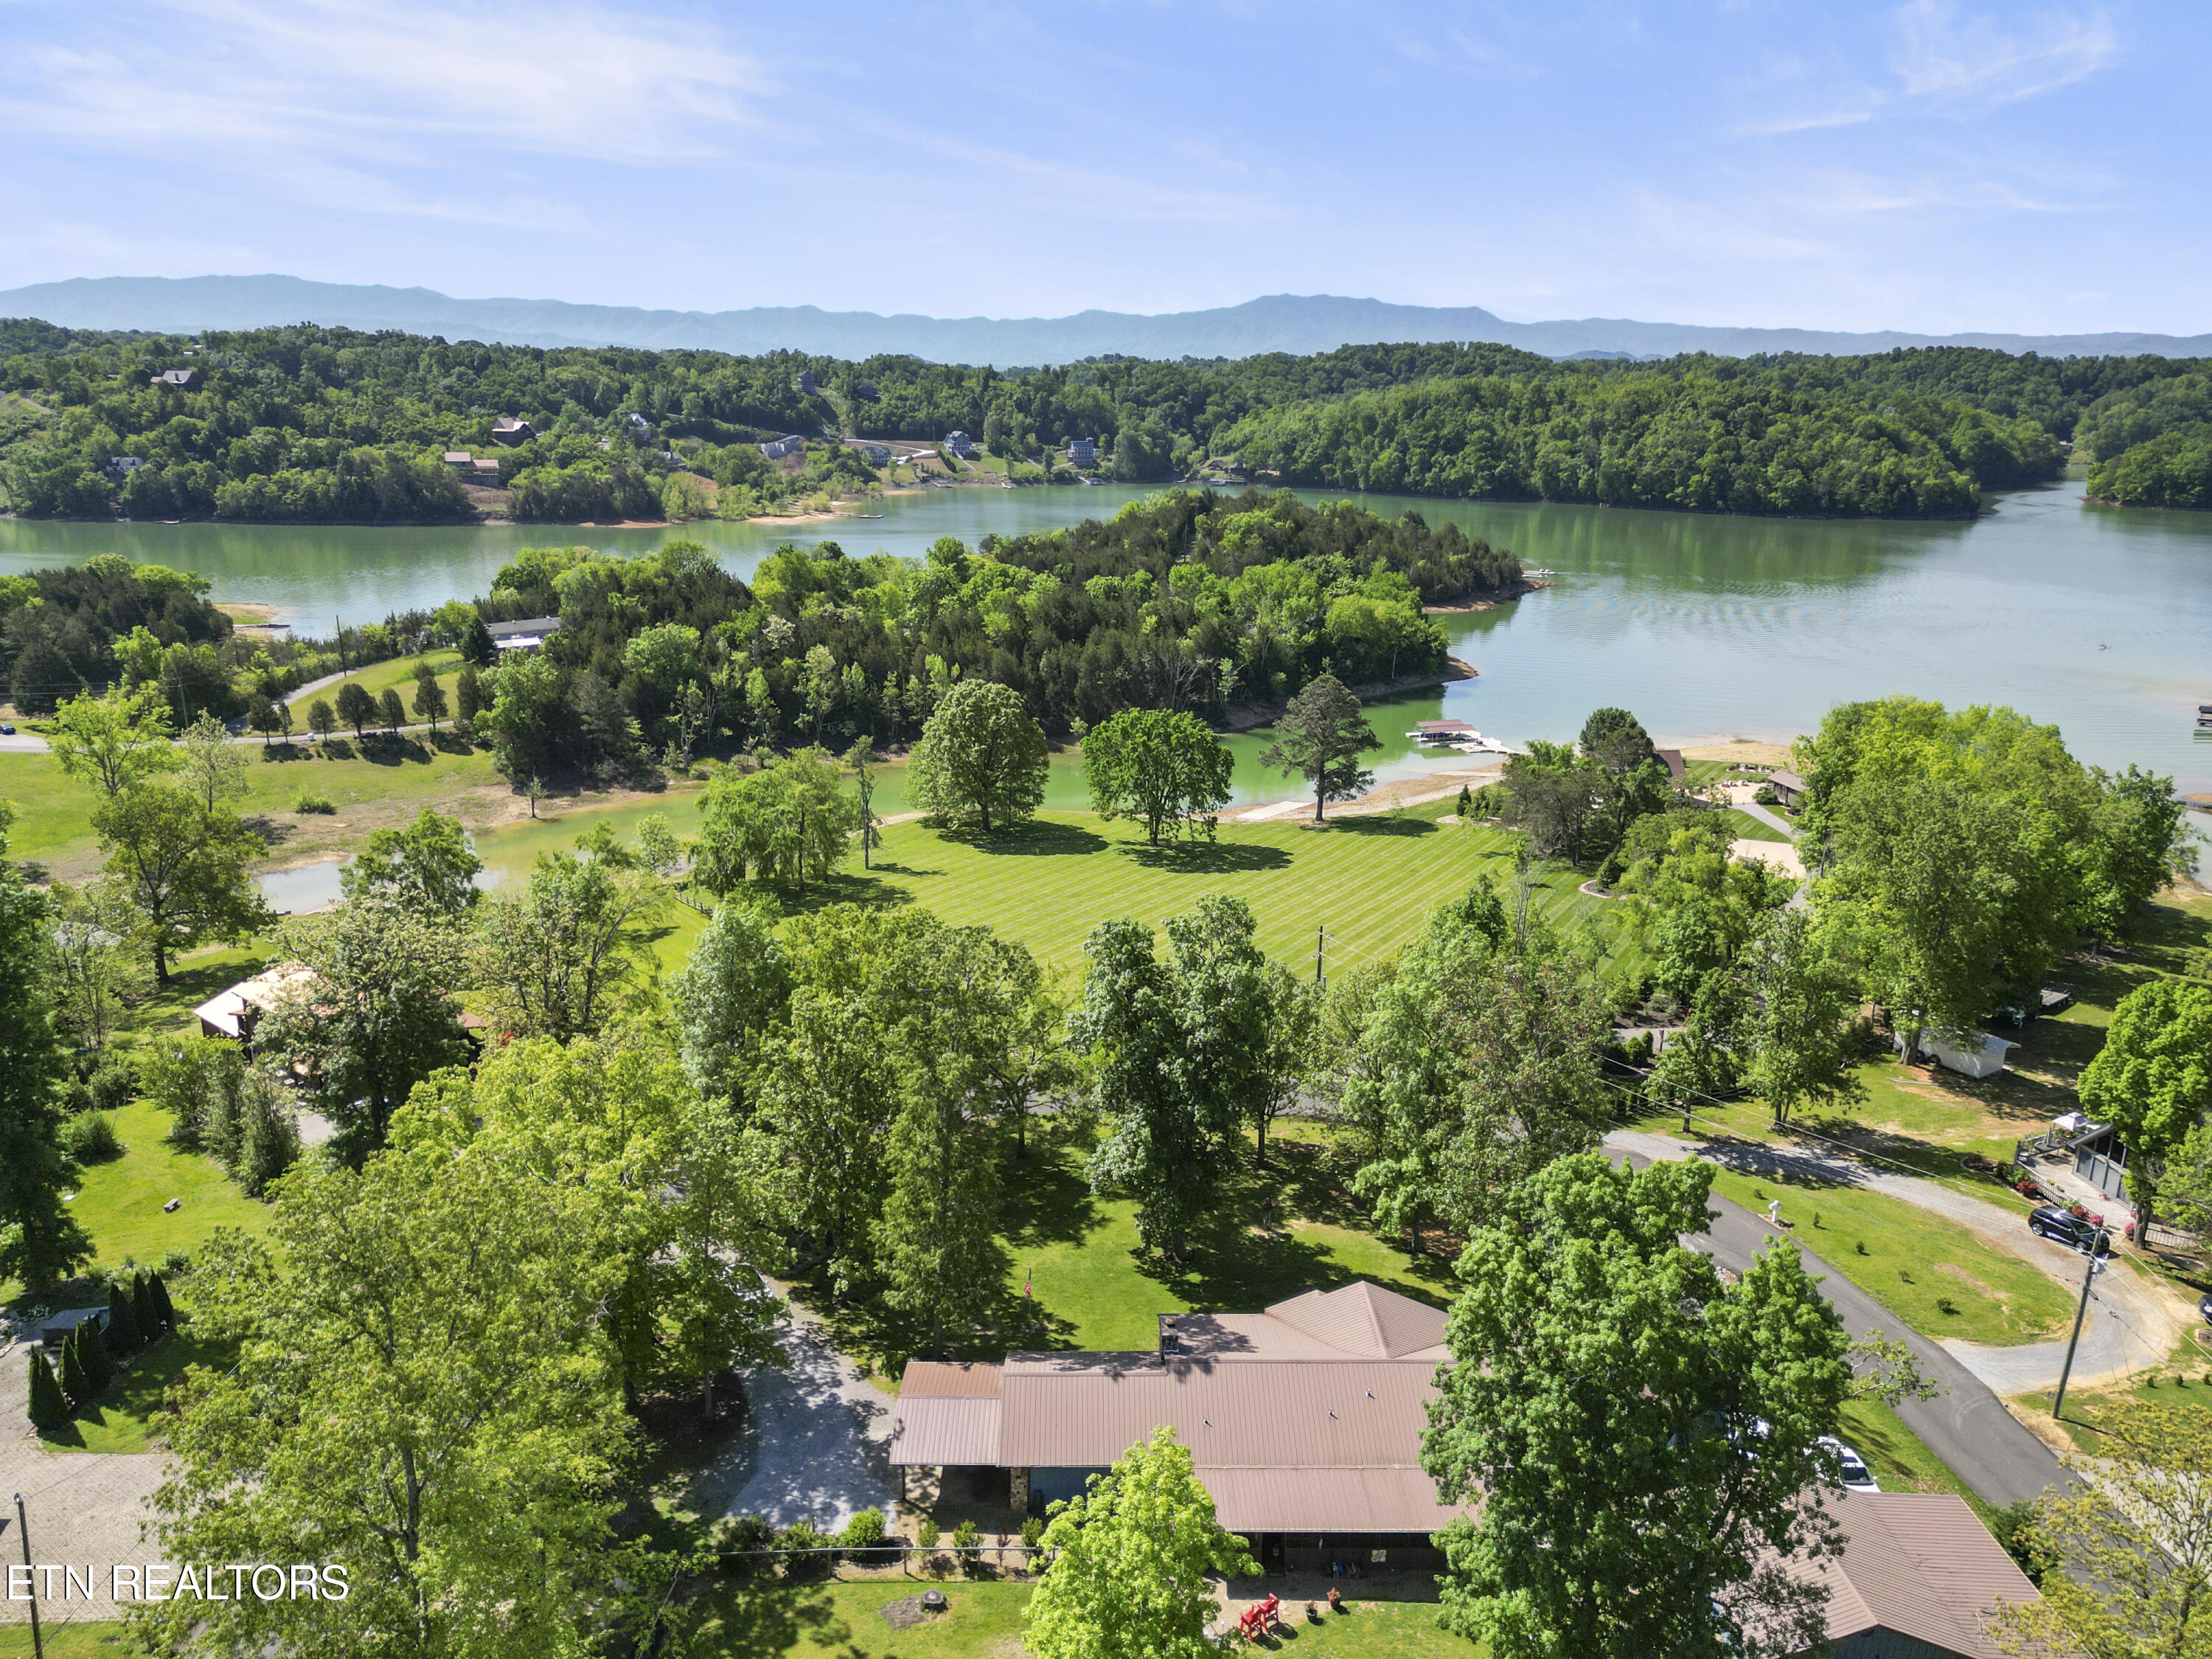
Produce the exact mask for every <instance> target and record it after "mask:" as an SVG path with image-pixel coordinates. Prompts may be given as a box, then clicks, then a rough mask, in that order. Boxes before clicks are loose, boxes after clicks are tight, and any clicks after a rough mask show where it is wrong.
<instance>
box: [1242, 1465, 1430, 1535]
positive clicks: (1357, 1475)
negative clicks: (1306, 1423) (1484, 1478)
mask: <svg viewBox="0 0 2212 1659" xmlns="http://www.w3.org/2000/svg"><path fill="white" fill-rule="evenodd" d="M1198 1478H1199V1480H1200V1481H1202V1482H1203V1483H1204V1484H1205V1486H1206V1491H1207V1492H1211V1493H1212V1494H1213V1509H1214V1516H1215V1518H1216V1519H1217V1520H1218V1521H1219V1522H1221V1524H1222V1525H1223V1526H1225V1527H1226V1528H1229V1529H1230V1530H1231V1532H1311V1533H1328V1532H1418V1533H1430V1532H1434V1531H1435V1530H1436V1529H1437V1528H1439V1527H1441V1526H1443V1524H1444V1523H1445V1522H1448V1521H1452V1520H1455V1519H1457V1518H1458V1517H1459V1516H1462V1515H1468V1514H1472V1513H1473V1512H1474V1511H1473V1509H1472V1507H1471V1506H1468V1505H1464V1504H1462V1505H1454V1506H1447V1505H1444V1504H1439V1503H1437V1483H1436V1482H1435V1481H1433V1480H1431V1479H1430V1478H1429V1477H1428V1475H1427V1474H1425V1473H1423V1472H1422V1471H1421V1470H1419V1469H1396V1468H1390V1469H1375V1468H1332V1469H1323V1468H1313V1469H1220V1468H1200V1470H1199V1471H1198Z"/></svg>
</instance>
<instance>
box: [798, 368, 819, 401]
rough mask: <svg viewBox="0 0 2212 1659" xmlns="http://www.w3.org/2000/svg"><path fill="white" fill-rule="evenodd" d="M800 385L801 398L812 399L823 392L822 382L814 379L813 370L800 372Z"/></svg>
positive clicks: (804, 369) (805, 369)
mask: <svg viewBox="0 0 2212 1659" xmlns="http://www.w3.org/2000/svg"><path fill="white" fill-rule="evenodd" d="M798 385H799V395H800V396H801V397H805V398H811V397H813V396H814V395H815V394H816V393H817V392H820V391H821V390H822V382H821V381H819V380H816V379H815V378H814V371H813V370H812V369H811V368H802V369H800V370H799V381H798Z"/></svg>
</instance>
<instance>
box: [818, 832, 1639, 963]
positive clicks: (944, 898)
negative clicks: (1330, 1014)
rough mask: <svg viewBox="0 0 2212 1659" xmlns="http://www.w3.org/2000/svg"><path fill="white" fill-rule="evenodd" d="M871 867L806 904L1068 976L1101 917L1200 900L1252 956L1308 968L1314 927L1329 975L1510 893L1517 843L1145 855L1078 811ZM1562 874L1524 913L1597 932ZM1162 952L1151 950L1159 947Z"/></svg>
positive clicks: (882, 852)
mask: <svg viewBox="0 0 2212 1659" xmlns="http://www.w3.org/2000/svg"><path fill="white" fill-rule="evenodd" d="M882 833H883V845H882V846H881V847H880V848H878V849H877V851H876V853H875V854H874V862H875V866H876V867H875V868H874V869H873V870H872V871H871V872H861V871H860V869H859V867H858V866H857V861H855V862H854V863H853V864H849V865H848V866H847V868H846V869H845V871H844V872H842V874H841V875H840V876H839V877H838V878H836V880H835V881H834V882H833V883H831V884H830V885H829V888H828V889H827V890H823V891H822V892H819V893H817V895H816V896H817V897H819V898H838V899H854V900H858V901H860V902H874V903H883V902H899V903H908V902H910V903H914V904H918V905H921V906H922V907H924V908H927V909H928V910H929V911H931V912H932V913H933V915H936V916H937V917H938V919H939V921H945V922H948V923H951V924H952V925H954V926H958V927H966V926H970V925H981V926H983V927H989V928H991V929H992V930H993V931H994V932H996V933H1001V934H1004V935H1005V936H1006V937H1007V938H1009V939H1018V940H1020V941H1021V942H1022V943H1023V944H1024V945H1027V946H1028V947H1029V948H1030V951H1033V952H1035V953H1036V956H1037V957H1038V959H1039V960H1041V961H1042V962H1045V963H1048V964H1051V965H1053V966H1054V967H1060V968H1070V967H1073V966H1075V965H1076V964H1078V963H1079V962H1080V961H1081V958H1082V954H1083V940H1084V937H1085V935H1086V934H1087V933H1090V931H1091V928H1093V927H1096V926H1097V924H1098V923H1100V922H1101V921H1106V920H1108V919H1109V918H1112V917H1120V916H1133V917H1136V918H1137V919H1138V920H1139V921H1146V922H1150V923H1152V925H1153V926H1154V927H1159V926H1161V925H1162V924H1164V922H1165V921H1167V919H1168V918H1169V917H1170V916H1173V915H1180V914H1182V912H1184V911H1187V910H1188V909H1190V908H1191V907H1192V906H1194V905H1195V904H1196V903H1197V902H1199V901H1200V899H1202V898H1204V897H1206V896H1207V895H1208V894H1210V893H1232V894H1235V895H1236V896H1238V897H1240V898H1242V899H1243V900H1244V901H1245V902H1247V903H1249V905H1250V906H1251V907H1252V912H1253V915H1255V917H1256V918H1257V919H1258V921H1259V925H1260V934H1259V941H1260V946H1261V949H1262V950H1263V951H1266V952H1267V954H1268V955H1269V956H1271V957H1277V958H1279V960H1281V961H1284V962H1286V963H1292V964H1294V965H1296V966H1297V968H1298V969H1300V971H1302V972H1310V971H1312V969H1313V965H1314V949H1315V944H1316V933H1317V931H1318V930H1321V929H1323V928H1326V929H1327V932H1328V946H1327V949H1328V958H1327V966H1328V970H1329V971H1331V972H1337V971H1340V970H1342V969H1347V968H1354V967H1361V966H1364V965H1366V964H1368V963H1376V962H1381V961H1383V960H1386V959H1387V958H1389V957H1393V956H1395V954H1396V953H1397V952H1398V951H1400V950H1401V948H1402V947H1403V946H1404V945H1405V944H1406V942H1407V940H1408V939H1411V938H1412V937H1413V935H1414V933H1417V932H1418V931H1419V928H1420V926H1421V923H1422V921H1423V920H1424V919H1425V917H1426V916H1427V915H1428V914H1429V912H1431V910H1433V909H1435V908H1437V906H1438V905H1440V904H1442V903H1444V902H1446V901H1447V900H1450V899H1454V898H1456V897H1458V896H1460V895H1461V894H1462V893H1464V892H1465V891H1466V890H1467V889H1468V887H1469V886H1470V885H1471V884H1473V883H1474V881H1476V880H1477V879H1478V878H1481V877H1484V876H1487V877H1489V878H1492V880H1494V881H1496V882H1497V883H1498V885H1499V886H1500V888H1501V889H1503V888H1504V887H1506V886H1507V885H1508V884H1510V881H1511V880H1512V878H1513V872H1514V859H1515V854H1516V850H1517V848H1518V846H1519V842H1520V838H1519V837H1518V836H1514V835H1510V834H1508V833H1506V832H1505V831H1503V830H1496V829H1480V828H1473V827H1469V828H1459V827H1455V826H1449V825H1439V824H1437V823H1435V822H1433V821H1432V820H1431V819H1429V818H1425V817H1412V816H1407V817H1369V818H1346V819H1344V820H1341V821H1340V822H1338V823H1333V824H1331V825H1330V826H1329V827H1328V828H1326V829H1304V828H1302V827H1300V826H1299V825H1298V824H1297V823H1249V824H1225V825H1223V826H1222V828H1221V829H1220V831H1219V833H1218V839H1217V840H1215V841H1214V842H1200V843H1199V844H1198V845H1196V846H1193V847H1184V848H1151V847H1148V846H1146V843H1145V839H1144V836H1143V835H1142V833H1141V832H1139V831H1133V830H1132V829H1131V828H1130V827H1129V826H1128V825H1127V824H1121V823H1107V822H1106V821H1105V820H1103V819H1101V818H1098V817H1094V816H1093V815H1091V814H1090V813H1087V812H1050V813H1046V814H1043V815H1042V816H1041V817H1038V818H1037V819H1036V822H1034V823H1030V824H1028V825H1025V826H1024V827H1022V828H1020V829H1016V830H1013V831H1012V832H1009V833H1007V834H1006V835H1003V836H993V837H990V838H988V839H985V838H981V837H975V838H969V837H954V836H944V835H940V834H939V833H938V832H937V831H936V830H934V829H930V828H929V827H928V826H927V825H926V824H924V823H919V822H916V823H898V824H893V825H892V826H891V827H890V828H889V829H885V830H884V831H883V832H882ZM1579 880H1580V878H1579V876H1577V875H1576V874H1574V873H1572V872H1554V873H1552V874H1550V875H1547V877H1545V878H1544V880H1543V882H1542V884H1541V887H1540V888H1539V890H1537V893H1536V896H1535V899H1534V907H1535V908H1536V910H1537V911H1538V912H1539V913H1540V914H1541V915H1543V916H1545V917H1546V918H1547V919H1548V920H1550V921H1554V922H1557V923H1560V924H1564V925H1574V924H1577V923H1579V922H1580V921H1583V919H1585V918H1589V919H1590V920H1592V921H1595V922H1596V923H1597V924H1598V925H1599V926H1601V927H1605V928H1606V929H1607V932H1606V933H1605V934H1604V935H1603V937H1604V938H1605V939H1607V940H1608V941H1609V940H1610V937H1611V933H1610V927H1611V922H1612V918H1611V917H1610V916H1609V915H1607V914H1606V912H1607V909H1608V908H1609V903H1608V901H1606V900H1603V899H1593V898H1589V897H1588V896H1584V895H1583V894H1581V893H1579V892H1577V890H1576V888H1577V884H1578V883H1579ZM1163 948H1164V940H1163Z"/></svg>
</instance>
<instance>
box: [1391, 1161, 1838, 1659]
mask: <svg viewBox="0 0 2212 1659" xmlns="http://www.w3.org/2000/svg"><path fill="white" fill-rule="evenodd" d="M1711 1182H1712V1170H1711V1167H1710V1166H1708V1165H1704V1164H1695V1163H1685V1164H1655V1165H1653V1166H1652V1167H1651V1168H1650V1169H1648V1170H1641V1171H1638V1170H1630V1169H1627V1168H1626V1167H1622V1166H1618V1165H1615V1164H1613V1163H1612V1162H1611V1161H1610V1160H1608V1159H1607V1158H1606V1157H1605V1155H1604V1154H1603V1153H1601V1152H1588V1153H1583V1154H1578V1155H1577V1156H1574V1157H1571V1158H1562V1159H1560V1160H1559V1161H1558V1162H1556V1163H1553V1164H1550V1165H1549V1166H1547V1167H1546V1168H1544V1169H1542V1170H1539V1171H1537V1172H1536V1173H1535V1174H1534V1176H1532V1177H1531V1178H1529V1179H1528V1180H1527V1181H1525V1182H1522V1183H1520V1184H1518V1185H1517V1186H1516V1187H1515V1188H1512V1189H1510V1191H1508V1192H1507V1193H1505V1194H1502V1195H1501V1198H1500V1202H1499V1204H1498V1207H1497V1210H1496V1212H1495V1213H1494V1215H1493V1217H1492V1220H1491V1223H1490V1225H1485V1226H1482V1227H1480V1228H1478V1229H1477V1230H1476V1231H1474V1233H1473V1234H1472V1235H1471V1236H1470V1237H1469V1238H1468V1245H1467V1249H1465V1251H1464V1252H1463V1253H1462V1255H1461V1257H1460V1261H1459V1268H1458V1271H1459V1277H1460V1279H1461V1282H1462V1285H1464V1286H1465V1289H1464V1291H1462V1294H1461V1296H1460V1297H1459V1299H1458V1300H1457V1301H1456V1302H1455V1303H1454V1304H1453V1306H1452V1310H1451V1315H1450V1320H1449V1325H1448V1327H1447V1338H1446V1340H1447V1341H1448V1342H1449V1346H1450V1348H1451V1353H1452V1362H1453V1363H1452V1364H1450V1365H1449V1366H1448V1367H1446V1368H1445V1369H1444V1370H1442V1371H1440V1372H1439V1373H1438V1374H1437V1385H1438V1388H1439V1389H1440V1390H1441V1397H1440V1398H1439V1399H1438V1400H1437V1401H1436V1403H1435V1404H1434V1405H1432V1406H1431V1408H1430V1425H1429V1428H1428V1429H1427V1431H1425V1433H1424V1435H1423V1437H1422V1446H1421V1461H1422V1466H1423V1467H1424V1468H1426V1469H1427V1470H1428V1471H1429V1473H1430V1474H1432V1475H1434V1476H1435V1477H1436V1480H1437V1492H1438V1495H1439V1496H1440V1498H1442V1500H1443V1502H1445V1503H1460V1502H1474V1503H1477V1504H1480V1514H1479V1515H1478V1516H1475V1517H1474V1519H1472V1520H1462V1521H1455V1522H1452V1523H1451V1524H1450V1525H1449V1526H1448V1527H1446V1528H1444V1529H1443V1532H1442V1533H1441V1534H1439V1539H1440V1541H1441V1543H1442V1544H1443V1549H1444V1553H1445V1557H1446V1559H1447V1560H1448V1561H1449V1574H1448V1575H1447V1577H1446V1578H1445V1580H1444V1584H1443V1601H1444V1611H1443V1619H1444V1621H1445V1622H1446V1623H1447V1624H1448V1625H1449V1626H1450V1627H1451V1628H1453V1629H1455V1630H1457V1631H1459V1632H1461V1633H1462V1634H1463V1635H1466V1636H1468V1637H1470V1638H1474V1639H1476V1640H1478V1641H1482V1642H1485V1643H1486V1644H1488V1647H1489V1650H1490V1651H1491V1652H1492V1654H1494V1655H1496V1656H1498V1659H1589V1656H1613V1659H1631V1656H1634V1659H1645V1656H1650V1655H1653V1654H1683V1655H1688V1654H1706V1653H1715V1652H1733V1653H1742V1654H1765V1655H1780V1654H1786V1653H1797V1652H1802V1651H1803V1650H1806V1649H1808V1648H1809V1647H1814V1646H1817V1645H1818V1644H1819V1642H1820V1637H1821V1633H1822V1628H1823V1623H1824V1620H1823V1614H1822V1603H1823V1601H1824V1600H1825V1590H1824V1589H1821V1588H1820V1587H1817V1586H1804V1585H1797V1584H1793V1583H1791V1581H1790V1576H1789V1574H1788V1573H1787V1572H1785V1571H1784V1570H1783V1568H1782V1567H1781V1565H1779V1563H1778V1561H1777V1560H1776V1559H1775V1558H1776V1557H1777V1556H1782V1557H1786V1556H1790V1555H1792V1554H1795V1553H1798V1552H1801V1551H1807V1552H1809V1551H1813V1550H1817V1549H1819V1548H1820V1547H1823V1545H1824V1544H1825V1542H1826V1536H1827V1531H1828V1524H1829V1523H1827V1522H1826V1516H1825V1515H1824V1513H1823V1511H1822V1510H1820V1508H1819V1507H1818V1506H1817V1504H1808V1502H1807V1501H1806V1492H1807V1489H1808V1487H1810V1486H1814V1485H1815V1483H1826V1482H1832V1480H1834V1479H1835V1471H1834V1469H1833V1468H1832V1466H1831V1464H1830V1462H1829V1460H1828V1458H1827V1456H1826V1454H1825V1453H1824V1452H1823V1451H1822V1450H1821V1449H1820V1445H1819V1440H1820V1437H1821V1436H1823V1435H1828V1434H1832V1433H1833V1432H1834V1431H1835V1426H1836V1419H1837V1413H1838V1409H1839V1408H1840V1407H1841V1406H1842V1403H1843V1401H1844V1398H1845V1395H1846V1393H1847V1391H1848V1390H1849V1389H1850V1381H1851V1373H1850V1365H1849V1364H1848V1363H1847V1360H1846V1358H1845V1354H1846V1350H1847V1347H1848V1340H1847V1338H1846V1337H1845V1335H1844V1330H1843V1327H1842V1325H1841V1323H1840V1322H1839V1321H1838V1318H1837V1316H1836V1314H1835V1312H1834V1310H1832V1309H1831V1308H1830V1307H1829V1306H1828V1304H1826V1302H1825V1301H1824V1300H1822V1298H1821V1297H1820V1291H1819V1289H1818V1287H1817V1286H1816V1285H1815V1284H1814V1281H1813V1279H1811V1278H1810V1277H1809V1276H1808V1274H1807V1273H1805V1271H1804V1268H1803V1267H1802V1265H1801V1264H1800V1263H1799V1261H1798V1257H1797V1252H1796V1249H1795V1248H1794V1247H1792V1246H1790V1245H1789V1244H1787V1243H1780V1242H1778V1243H1775V1244H1773V1245H1771V1246H1770V1247H1769V1248H1768V1249H1766V1250H1765V1252H1764V1253H1763V1254H1762V1255H1760V1256H1759V1260H1758V1261H1756V1262H1755V1263H1754V1264H1753V1267H1751V1269H1750V1271H1749V1272H1747V1273H1745V1274H1744V1276H1743V1278H1742V1279H1741V1281H1740V1282H1738V1283H1736V1284H1734V1285H1730V1284H1726V1283H1723V1280H1722V1279H1721V1277H1720V1274H1719V1272H1718V1270H1717V1268H1716V1267H1714V1265H1713V1263H1712V1261H1711V1258H1710V1257H1709V1256H1707V1255H1704V1254H1702V1253H1701V1252H1699V1251H1697V1250H1693V1249H1689V1248H1687V1247H1686V1246H1685V1245H1684V1244H1683V1243H1681V1242H1680V1241H1681V1236H1682V1235H1685V1234H1691V1235H1694V1234H1700V1233H1703V1232H1704V1231H1705V1230H1706V1227H1707V1225H1708V1219H1709V1218H1708V1216H1707V1213H1706V1210H1705V1201H1706V1194H1707V1193H1708V1191H1709V1190H1710V1188H1711Z"/></svg>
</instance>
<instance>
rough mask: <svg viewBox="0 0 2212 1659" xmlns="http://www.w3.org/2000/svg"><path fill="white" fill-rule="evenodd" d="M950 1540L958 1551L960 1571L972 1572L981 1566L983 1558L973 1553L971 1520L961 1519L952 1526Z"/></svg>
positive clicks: (973, 1536)
mask: <svg viewBox="0 0 2212 1659" xmlns="http://www.w3.org/2000/svg"><path fill="white" fill-rule="evenodd" d="M952 1542H953V1546H954V1547H955V1548H957V1550H958V1551H959V1552H960V1571H963V1572H964V1573H970V1574H972V1573H974V1572H975V1571H976V1570H977V1569H979V1568H980V1567H981V1565H983V1558H982V1557H981V1556H980V1555H978V1554H976V1553H975V1522H973V1521H963V1522H961V1523H960V1524H959V1525H958V1526H957V1527H955V1528H953V1529H952Z"/></svg>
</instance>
